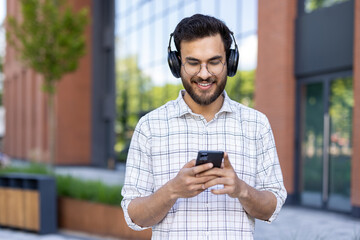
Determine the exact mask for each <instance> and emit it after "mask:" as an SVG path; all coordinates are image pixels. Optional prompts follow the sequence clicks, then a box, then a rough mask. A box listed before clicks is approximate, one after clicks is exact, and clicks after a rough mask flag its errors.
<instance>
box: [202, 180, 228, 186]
mask: <svg viewBox="0 0 360 240" xmlns="http://www.w3.org/2000/svg"><path fill="white" fill-rule="evenodd" d="M226 184H227V180H226V179H225V178H215V179H213V180H210V181H208V182H206V183H205V184H204V186H205V188H209V187H213V186H215V185H226Z"/></svg>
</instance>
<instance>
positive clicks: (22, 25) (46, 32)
mask: <svg viewBox="0 0 360 240" xmlns="http://www.w3.org/2000/svg"><path fill="white" fill-rule="evenodd" d="M21 5H22V6H21V14H22V16H21V20H20V19H17V18H14V17H9V18H8V22H7V40H8V43H9V44H10V45H11V46H12V47H14V48H15V50H16V52H17V54H18V56H19V57H20V59H21V61H22V62H23V63H24V64H25V66H27V67H29V68H32V69H33V70H35V71H36V72H38V73H39V74H41V75H42V76H43V78H44V82H43V87H42V89H43V91H44V92H45V93H46V94H47V96H48V98H47V108H48V111H47V115H48V127H49V131H48V132H49V136H48V143H49V145H48V146H49V153H50V156H49V160H50V164H51V165H53V164H54V161H55V145H56V143H55V141H56V139H55V131H56V123H55V112H54V94H55V92H56V83H57V82H58V81H59V80H60V79H61V78H62V76H63V75H64V74H66V73H69V72H72V71H75V70H76V69H77V66H78V62H79V59H80V58H81V57H82V56H83V55H84V54H85V43H86V41H85V36H84V30H85V26H86V25H87V19H88V18H87V15H88V13H87V9H82V10H80V11H79V12H73V11H72V10H71V8H70V7H69V6H68V5H67V4H66V2H65V0H42V1H38V0H21Z"/></svg>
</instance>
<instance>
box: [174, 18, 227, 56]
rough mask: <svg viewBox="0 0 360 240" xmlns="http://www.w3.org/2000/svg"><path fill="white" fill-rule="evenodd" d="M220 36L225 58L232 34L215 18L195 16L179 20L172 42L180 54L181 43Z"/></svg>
mask: <svg viewBox="0 0 360 240" xmlns="http://www.w3.org/2000/svg"><path fill="white" fill-rule="evenodd" d="M218 33H219V34H220V36H221V39H222V41H223V43H224V48H225V52H226V58H228V53H229V50H230V47H231V44H232V38H231V35H230V34H232V32H231V31H230V29H229V28H228V27H227V26H226V25H225V23H224V22H223V21H221V20H219V19H217V18H214V17H212V16H208V15H202V14H195V15H193V16H191V17H187V18H184V19H183V20H181V21H180V22H179V23H178V25H177V26H176V28H175V30H174V33H173V34H174V42H175V46H176V49H177V51H178V52H179V54H180V50H181V49H180V43H181V41H192V40H196V39H199V38H204V37H210V36H215V35H216V34H218Z"/></svg>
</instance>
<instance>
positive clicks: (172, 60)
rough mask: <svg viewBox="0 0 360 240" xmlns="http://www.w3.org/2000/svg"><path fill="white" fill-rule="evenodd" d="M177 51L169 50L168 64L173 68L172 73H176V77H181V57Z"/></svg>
mask: <svg viewBox="0 0 360 240" xmlns="http://www.w3.org/2000/svg"><path fill="white" fill-rule="evenodd" d="M178 56H179V55H178V52H177V51H169V53H168V64H169V67H170V70H171V73H172V74H173V75H174V77H176V78H179V77H180V69H181V64H180V59H179V57H178Z"/></svg>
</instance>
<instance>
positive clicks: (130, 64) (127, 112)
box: [115, 0, 257, 151]
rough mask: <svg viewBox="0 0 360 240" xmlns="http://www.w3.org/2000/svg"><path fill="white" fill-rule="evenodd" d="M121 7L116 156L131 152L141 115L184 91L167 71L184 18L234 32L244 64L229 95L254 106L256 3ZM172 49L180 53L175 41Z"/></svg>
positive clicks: (142, 0) (145, 1) (161, 0)
mask: <svg viewBox="0 0 360 240" xmlns="http://www.w3.org/2000/svg"><path fill="white" fill-rule="evenodd" d="M116 4H117V5H116V13H115V14H116V18H115V24H116V25H115V36H116V82H117V83H116V84H117V100H116V105H117V124H116V131H117V136H118V139H117V142H118V144H117V146H116V151H121V150H123V149H125V150H126V146H127V145H128V142H129V139H130V137H131V135H132V131H133V129H134V127H135V125H136V123H137V121H138V119H139V117H140V116H142V115H143V114H145V113H146V112H148V111H150V110H152V109H154V108H156V107H159V106H161V105H162V104H164V103H166V102H167V101H168V100H172V99H175V98H176V97H177V95H178V92H179V90H180V89H182V84H181V80H180V79H177V78H174V77H173V76H172V74H171V72H170V69H169V67H168V63H167V47H168V45H169V37H170V33H172V32H173V30H174V29H175V27H176V25H177V23H178V22H179V21H180V20H181V19H183V18H184V17H188V16H191V15H193V14H196V13H201V14H207V15H211V16H214V17H217V18H219V19H221V20H223V21H224V22H225V23H226V24H227V26H228V27H229V28H230V30H231V31H233V32H234V35H235V38H236V42H237V44H238V48H239V52H240V61H239V67H238V74H237V75H236V76H234V77H233V78H232V79H231V81H228V85H227V88H226V90H227V91H228V93H229V95H230V96H231V97H232V98H234V99H235V100H238V101H240V102H243V103H244V104H246V105H252V96H253V91H254V86H253V85H254V84H253V83H254V76H255V75H254V69H255V68H256V61H257V0H246V1H245V0H226V1H220V0H187V1H183V0H174V1H168V0H135V1H127V0H118V1H116ZM171 48H172V50H175V45H174V43H173V40H172V42H171ZM232 48H234V46H232ZM233 79H234V80H233Z"/></svg>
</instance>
